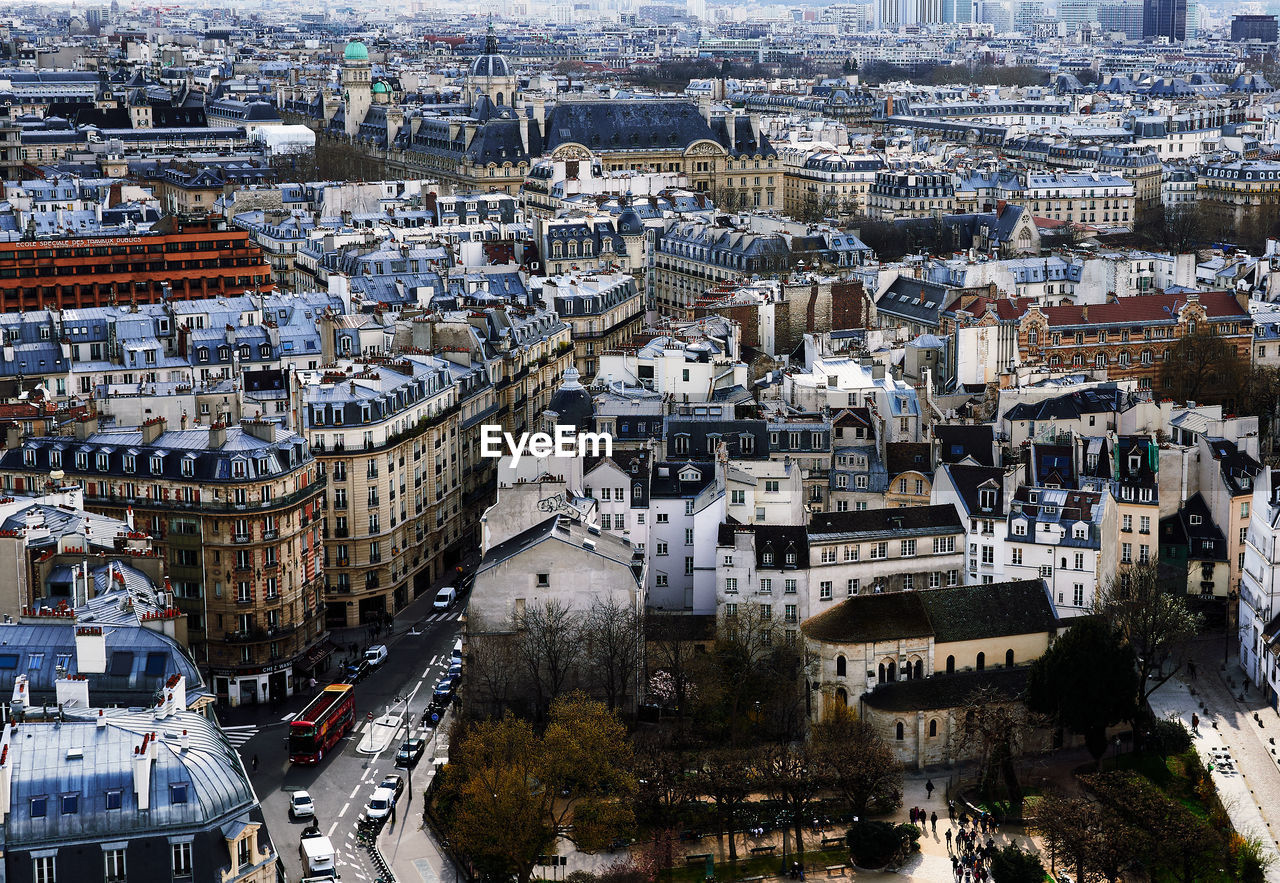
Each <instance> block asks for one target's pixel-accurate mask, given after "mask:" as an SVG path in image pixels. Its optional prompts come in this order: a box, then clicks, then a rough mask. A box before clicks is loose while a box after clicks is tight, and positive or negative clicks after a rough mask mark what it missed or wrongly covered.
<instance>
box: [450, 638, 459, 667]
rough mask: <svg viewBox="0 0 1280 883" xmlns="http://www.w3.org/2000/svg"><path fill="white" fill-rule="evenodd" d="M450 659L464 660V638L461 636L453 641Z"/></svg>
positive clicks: (452, 660) (453, 660)
mask: <svg viewBox="0 0 1280 883" xmlns="http://www.w3.org/2000/svg"><path fill="white" fill-rule="evenodd" d="M449 660H450V662H461V661H462V639H461V638H459V639H458V640H456V641H454V642H453V653H451V654H450V655H449Z"/></svg>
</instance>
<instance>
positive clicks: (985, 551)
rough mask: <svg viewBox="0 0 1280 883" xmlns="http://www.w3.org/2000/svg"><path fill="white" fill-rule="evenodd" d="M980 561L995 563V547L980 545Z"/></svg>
mask: <svg viewBox="0 0 1280 883" xmlns="http://www.w3.org/2000/svg"><path fill="white" fill-rule="evenodd" d="M982 563H983V564H995V563H996V547H995V546H983V547H982Z"/></svg>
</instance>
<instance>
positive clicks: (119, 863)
mask: <svg viewBox="0 0 1280 883" xmlns="http://www.w3.org/2000/svg"><path fill="white" fill-rule="evenodd" d="M102 857H103V859H104V860H105V862H106V879H107V881H108V883H114V881H122V880H125V879H127V875H126V874H125V872H124V850H123V849H108V850H105V851H104V852H103V853H102Z"/></svg>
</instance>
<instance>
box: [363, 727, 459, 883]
mask: <svg viewBox="0 0 1280 883" xmlns="http://www.w3.org/2000/svg"><path fill="white" fill-rule="evenodd" d="M452 718H453V706H449V709H448V710H447V711H446V712H445V715H444V717H443V718H442V719H441V720H440V723H439V725H438V726H437V727H436V729H435V732H434V733H432V734H431V736H430V737H429V738H428V739H427V748H426V750H425V751H424V752H423V753H422V760H421V761H420V762H419V763H418V766H417V767H416V768H415V770H414V772H413V775H412V777H411V778H412V780H413V785H412V789H409V788H406V789H405V793H406V794H408V795H409V797H410V799H409V800H408V801H406V802H405V805H404V810H405V811H404V812H403V813H402V814H401V815H400V816H399V818H398V819H397V822H396V824H395V825H387V826H386V827H384V828H383V829H382V832H381V833H380V834H379V835H378V850H379V851H380V852H381V853H382V857H383V859H385V860H386V862H387V865H388V866H389V867H390V868H391V872H392V873H393V874H395V875H396V880H397V881H398V883H456V881H457V879H458V874H457V870H456V869H455V868H454V867H453V863H452V862H451V861H449V859H448V857H447V856H445V855H444V853H443V852H441V850H440V846H439V844H437V843H436V840H435V837H433V836H432V834H431V832H430V831H429V830H428V829H427V828H426V826H425V824H424V823H423V820H422V810H423V807H422V795H423V792H424V791H426V789H427V785H429V784H430V783H431V780H432V779H433V778H435V774H436V768H435V760H436V759H437V758H441V757H444V756H445V755H446V754H447V753H448V749H449V746H448V741H447V740H448V731H449V725H450V722H451V720H452ZM411 792H412V793H411Z"/></svg>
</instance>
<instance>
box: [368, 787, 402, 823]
mask: <svg viewBox="0 0 1280 883" xmlns="http://www.w3.org/2000/svg"><path fill="white" fill-rule="evenodd" d="M395 805H396V792H394V791H392V790H391V789H390V788H383V787H382V786H381V785H379V786H378V787H377V788H375V789H374V790H373V796H372V797H370V798H369V803H368V804H367V805H366V806H365V808H364V814H365V815H366V816H368V817H369V818H371V819H385V818H386V817H387V816H389V815H391V809H392V808H393V807H394V806H395Z"/></svg>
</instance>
